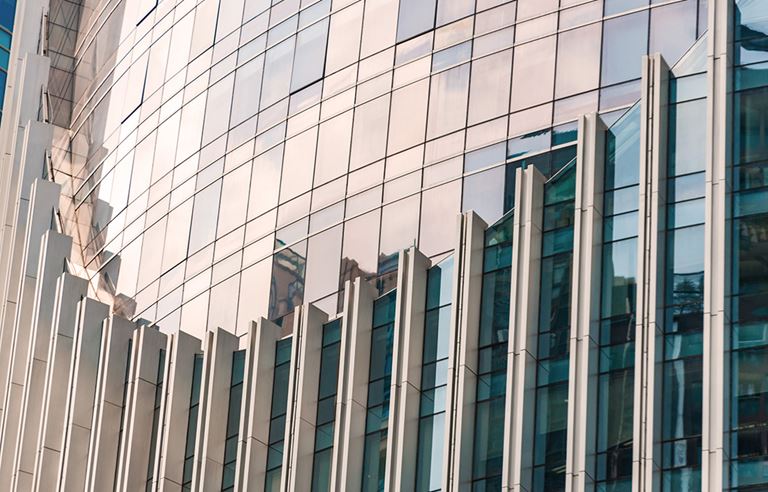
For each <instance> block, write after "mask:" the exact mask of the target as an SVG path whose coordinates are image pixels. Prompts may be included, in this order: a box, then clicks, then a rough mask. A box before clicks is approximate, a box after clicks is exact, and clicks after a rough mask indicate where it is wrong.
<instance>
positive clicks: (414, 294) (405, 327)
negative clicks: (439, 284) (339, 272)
mask: <svg viewBox="0 0 768 492" xmlns="http://www.w3.org/2000/svg"><path fill="white" fill-rule="evenodd" d="M400 257H401V258H404V261H403V263H404V264H403V265H402V266H403V267H404V268H401V270H400V271H398V287H397V288H398V299H397V301H398V302H397V308H396V311H395V339H394V351H393V361H392V367H393V368H395V373H394V374H393V375H392V382H393V391H394V393H393V394H395V395H396V396H395V399H394V401H393V407H392V409H393V412H392V413H393V414H394V418H393V416H392V415H390V432H391V433H392V439H391V443H390V445H389V448H388V456H387V463H388V465H389V466H388V468H389V469H388V473H389V480H388V481H387V483H389V490H398V489H399V488H410V487H413V486H414V483H415V481H416V461H417V457H416V451H417V445H418V440H419V408H420V403H421V372H422V371H421V366H422V354H423V350H424V311H425V306H426V294H427V269H428V267H429V259H428V258H427V257H426V256H424V255H423V254H421V253H420V252H419V251H418V250H416V248H411V249H410V250H408V251H407V252H406V251H403V252H401V254H400ZM401 275H402V279H401V278H400V276H401ZM435 431H436V432H441V429H435Z"/></svg>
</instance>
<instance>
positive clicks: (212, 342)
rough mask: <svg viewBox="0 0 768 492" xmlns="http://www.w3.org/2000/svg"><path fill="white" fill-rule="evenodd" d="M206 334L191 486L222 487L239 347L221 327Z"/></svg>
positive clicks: (197, 487)
mask: <svg viewBox="0 0 768 492" xmlns="http://www.w3.org/2000/svg"><path fill="white" fill-rule="evenodd" d="M206 337H207V339H206V343H205V349H204V354H205V355H204V359H203V378H202V381H201V386H200V409H201V412H200V414H199V415H198V422H197V445H196V446H195V466H194V471H193V472H192V474H193V475H194V478H193V479H192V490H216V489H221V478H222V472H223V462H222V460H223V459H224V442H225V440H226V433H227V414H228V413H229V388H230V384H231V379H232V356H233V354H234V353H235V351H237V350H238V339H237V337H236V336H235V335H233V334H231V333H229V332H228V331H225V330H222V329H221V328H217V329H216V331H211V332H208V333H206Z"/></svg>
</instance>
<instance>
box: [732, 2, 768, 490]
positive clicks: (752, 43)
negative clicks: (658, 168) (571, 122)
mask: <svg viewBox="0 0 768 492" xmlns="http://www.w3.org/2000/svg"><path fill="white" fill-rule="evenodd" d="M734 20H735V26H734V56H735V65H736V66H735V67H734V74H733V75H734V80H733V84H734V86H733V88H734V93H733V125H734V128H733V167H732V169H731V182H732V207H733V208H732V213H733V218H732V241H733V243H732V266H731V268H732V275H733V278H732V280H731V281H732V285H731V295H732V297H731V306H730V308H731V321H732V324H731V330H730V331H731V336H730V340H731V347H730V348H731V360H730V366H731V367H730V368H731V374H730V377H731V380H730V390H731V394H730V398H731V408H730V415H731V422H730V430H731V433H730V458H731V466H730V484H728V485H729V486H730V487H731V489H730V490H739V491H746V490H760V489H764V488H766V487H768V477H767V476H766V473H765V470H766V467H768V445H767V444H766V443H768V413H767V412H766V402H768V373H767V372H766V367H767V364H768V330H767V329H766V328H768V324H766V321H767V320H768V313H766V309H765V307H766V305H768V269H767V268H766V264H765V258H766V253H768V236H767V235H766V233H768V208H767V207H766V203H768V202H766V197H768V172H767V170H768V167H767V165H766V160H767V159H768V139H766V136H765V132H764V131H763V130H762V128H764V127H765V125H766V123H767V122H768V119H767V118H768V113H767V112H766V111H765V107H766V101H768V71H766V64H765V61H766V60H768V57H767V56H766V53H767V50H766V41H768V5H765V4H762V3H759V2H748V1H744V0H740V1H736V2H735V9H734Z"/></svg>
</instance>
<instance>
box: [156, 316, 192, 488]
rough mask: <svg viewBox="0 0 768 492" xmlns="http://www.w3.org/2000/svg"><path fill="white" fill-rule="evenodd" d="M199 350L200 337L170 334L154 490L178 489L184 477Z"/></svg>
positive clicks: (181, 333)
mask: <svg viewBox="0 0 768 492" xmlns="http://www.w3.org/2000/svg"><path fill="white" fill-rule="evenodd" d="M201 350H202V348H201V345H200V340H199V339H197V338H195V337H193V336H191V335H188V334H187V333H185V332H183V331H179V332H177V333H174V334H172V335H169V340H168V352H167V353H166V358H167V359H168V364H169V366H168V379H167V380H166V383H165V384H166V387H165V388H164V389H163V393H164V396H163V400H164V401H163V412H162V413H163V430H162V435H163V442H162V447H161V452H160V454H159V456H158V464H157V470H156V471H155V475H154V476H155V477H156V480H157V490H159V491H162V492H179V491H181V485H182V483H183V481H184V459H185V452H186V444H187V426H188V423H189V403H190V399H191V397H192V377H193V374H194V365H195V356H196V355H197V354H200V353H201Z"/></svg>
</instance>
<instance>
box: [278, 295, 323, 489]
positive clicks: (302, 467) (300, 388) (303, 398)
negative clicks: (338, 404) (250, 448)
mask: <svg viewBox="0 0 768 492" xmlns="http://www.w3.org/2000/svg"><path fill="white" fill-rule="evenodd" d="M327 321H328V315H327V314H326V313H324V312H323V311H321V310H320V309H318V308H316V307H315V306H313V305H312V304H306V305H304V306H303V307H302V309H301V337H300V340H301V341H300V346H299V358H298V366H297V371H298V375H297V382H296V392H295V402H294V405H293V406H294V408H295V411H294V413H293V418H292V419H291V421H290V425H291V429H292V432H291V435H290V436H289V437H290V439H289V442H291V448H290V455H289V456H290V461H289V462H288V467H287V469H288V479H287V481H286V482H285V488H286V489H287V490H295V491H297V492H309V491H310V490H311V487H312V465H313V462H314V450H315V425H316V423H317V394H318V389H319V386H318V383H319V377H320V362H321V354H322V348H323V324H325V323H326V322H327Z"/></svg>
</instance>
